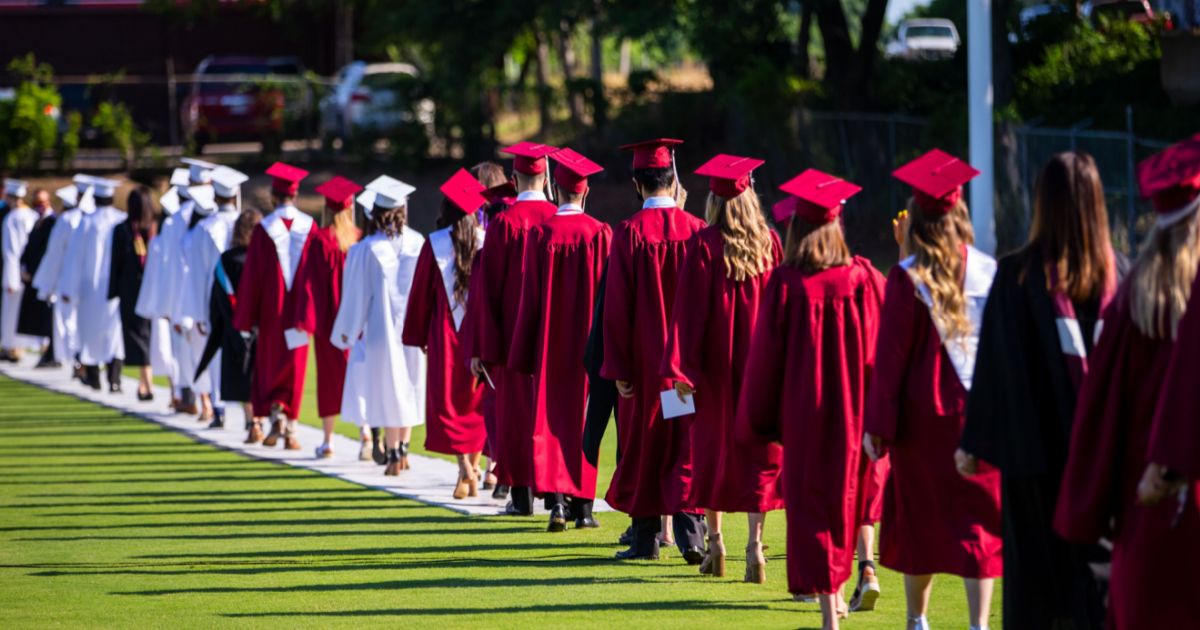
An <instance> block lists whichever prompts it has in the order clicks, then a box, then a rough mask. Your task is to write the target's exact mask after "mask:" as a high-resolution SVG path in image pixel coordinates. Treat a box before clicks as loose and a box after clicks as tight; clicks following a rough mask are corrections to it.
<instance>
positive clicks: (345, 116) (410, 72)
mask: <svg viewBox="0 0 1200 630" xmlns="http://www.w3.org/2000/svg"><path fill="white" fill-rule="evenodd" d="M419 75H420V72H418V70H417V69H416V68H415V67H413V66H411V65H409V64H407V63H366V62H364V61H355V62H353V63H351V64H349V65H347V66H345V67H344V68H342V69H341V70H339V71H338V73H337V75H336V77H335V79H336V81H335V85H334V86H333V90H332V92H331V93H330V94H328V95H327V96H326V97H325V98H323V99H322V100H321V120H322V124H323V125H324V128H325V130H326V131H327V132H329V133H333V134H336V135H338V136H340V137H343V138H344V137H346V135H347V134H348V133H349V132H350V131H351V130H353V129H371V130H376V131H386V130H388V129H391V128H393V127H395V126H396V125H398V124H399V123H401V122H406V121H411V120H413V119H414V118H415V119H416V120H419V121H420V122H421V123H422V124H425V125H431V124H433V103H432V101H429V100H427V99H423V100H421V101H419V102H417V103H415V107H414V106H410V104H409V103H406V102H404V90H403V89H402V88H403V86H404V84H405V83H406V82H408V81H411V80H412V79H415V78H417V77H418V76H419Z"/></svg>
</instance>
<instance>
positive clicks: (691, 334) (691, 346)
mask: <svg viewBox="0 0 1200 630" xmlns="http://www.w3.org/2000/svg"><path fill="white" fill-rule="evenodd" d="M716 266H717V265H716V262H715V261H714V260H713V255H712V251H711V250H710V249H709V247H708V245H707V244H706V243H704V242H702V241H700V237H699V236H693V237H692V242H691V243H690V244H689V245H688V248H687V255H686V256H685V257H684V260H683V269H682V270H681V271H680V274H679V286H678V287H677V288H676V289H675V304H674V308H673V309H672V312H671V322H670V324H669V325H668V327H667V346H666V349H665V350H664V351H663V359H662V367H660V368H659V371H658V374H659V376H661V377H663V378H669V379H674V380H677V381H683V382H685V383H687V384H688V385H690V386H692V387H696V384H697V383H699V382H700V375H701V374H702V373H703V371H704V346H705V343H706V341H707V339H706V337H707V324H708V317H709V313H711V312H712V307H713V305H712V299H713V281H714V278H713V275H714V273H715V272H716V270H715V269H714V267H716Z"/></svg>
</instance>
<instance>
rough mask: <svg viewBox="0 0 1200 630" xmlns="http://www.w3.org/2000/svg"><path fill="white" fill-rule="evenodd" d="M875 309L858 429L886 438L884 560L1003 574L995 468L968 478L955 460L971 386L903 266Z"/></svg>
mask: <svg viewBox="0 0 1200 630" xmlns="http://www.w3.org/2000/svg"><path fill="white" fill-rule="evenodd" d="M881 318H882V321H883V323H882V325H881V326H880V331H879V344H878V346H877V348H876V359H875V375H874V379H873V380H872V382H871V389H870V393H869V394H868V397H867V407H866V416H865V419H864V423H865V428H864V430H865V431H866V432H868V433H871V434H873V435H876V436H878V437H880V438H882V439H883V442H884V444H885V445H888V448H889V451H890V455H889V457H890V458H891V463H892V472H891V476H890V477H889V478H888V481H887V485H886V486H885V488H884V505H883V520H882V522H881V525H880V540H879V554H880V560H881V562H882V563H883V565H884V566H886V567H888V568H890V569H894V570H896V571H899V572H901V573H905V574H908V575H926V574H931V573H950V574H953V575H958V576H961V577H967V578H993V577H1000V576H1001V574H1002V573H1003V569H1004V561H1003V559H1002V556H1001V550H1002V545H1001V539H1000V472H999V471H998V470H996V469H995V468H993V467H991V466H989V465H988V464H986V463H984V462H980V463H979V473H978V474H976V475H975V476H974V477H971V478H970V479H966V478H964V477H962V476H961V475H959V474H958V471H957V469H956V468H955V466H954V451H955V450H956V449H957V448H958V441H959V436H960V435H961V433H962V425H963V417H964V412H965V410H966V404H967V390H966V389H965V388H963V386H962V383H961V382H960V381H959V378H958V374H957V373H956V372H955V370H954V367H953V365H952V364H951V363H950V359H949V357H948V355H947V354H946V351H945V349H944V348H943V347H942V341H941V338H940V337H939V336H938V332H937V328H936V327H934V324H933V319H932V317H931V316H930V314H929V309H928V308H926V306H925V303H924V302H921V301H920V299H919V298H918V297H917V294H916V289H915V287H914V286H913V282H912V280H911V279H910V278H909V276H908V273H907V272H905V271H904V269H902V268H901V267H899V266H896V267H893V268H892V271H891V274H890V275H889V276H888V280H887V297H886V299H885V300H884V304H883V314H882V316H881Z"/></svg>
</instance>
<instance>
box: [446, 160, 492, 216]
mask: <svg viewBox="0 0 1200 630" xmlns="http://www.w3.org/2000/svg"><path fill="white" fill-rule="evenodd" d="M439 190H441V191H442V194H443V195H446V198H447V199H449V200H450V201H451V202H452V203H453V204H454V205H456V206H458V207H459V208H461V209H462V211H463V212H467V213H471V212H475V211H476V210H478V209H479V208H480V207H481V206H483V205H485V204H487V198H486V197H484V196H483V195H482V194H481V193H482V192H483V191H485V190H487V188H486V187H485V186H484V185H483V184H480V183H479V180H477V179H475V177H474V176H473V175H471V173H470V172H469V171H467V169H465V168H460V169H458V172H457V173H455V174H454V175H453V176H452V177H451V178H450V179H448V180H446V183H445V184H442V185H441V188H439Z"/></svg>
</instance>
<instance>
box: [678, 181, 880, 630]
mask: <svg viewBox="0 0 1200 630" xmlns="http://www.w3.org/2000/svg"><path fill="white" fill-rule="evenodd" d="M781 188H782V189H783V190H785V191H787V192H789V193H791V194H793V195H796V196H792V197H789V198H788V199H786V200H784V201H781V202H780V203H779V204H776V206H775V217H776V221H777V222H780V223H784V222H786V223H785V224H786V225H787V226H788V227H787V245H786V246H785V247H784V253H783V262H782V263H781V264H780V265H779V267H777V268H776V269H775V270H774V271H773V272H772V273H771V278H770V282H768V283H767V284H766V286H765V287H763V289H762V297H761V300H760V305H759V310H758V318H757V323H756V324H755V328H754V333H753V341H752V343H751V345H750V354H749V357H748V358H747V360H746V371H745V380H744V381H743V383H744V384H743V386H742V391H741V398H740V402H739V405H738V415H737V434H738V437H739V438H741V439H742V440H744V441H745V442H747V443H749V444H754V445H758V446H761V445H765V444H771V443H779V442H782V444H783V451H784V453H786V455H787V457H786V458H785V459H784V464H783V474H782V478H783V488H784V495H785V498H786V502H787V508H788V519H787V527H788V536H787V568H788V590H789V591H791V592H792V593H795V594H796V595H808V594H817V599H818V601H819V602H820V604H821V615H822V617H823V619H824V625H823V626H822V627H823V628H824V629H825V630H833V629H836V628H837V627H838V618H839V617H842V616H845V614H846V613H845V611H846V603H845V601H844V600H843V599H842V596H841V591H842V585H843V584H845V582H846V580H848V579H849V578H850V575H851V570H852V565H853V561H854V552H855V542H856V538H857V531H858V527H859V524H860V523H861V522H862V519H863V517H864V507H865V504H866V498H867V496H866V495H867V487H866V483H867V481H868V479H869V477H870V475H871V472H872V470H871V465H870V463H869V460H868V458H867V457H865V456H863V455H862V454H861V451H862V417H863V401H864V399H865V397H866V391H867V384H868V381H869V380H870V378H871V370H872V366H873V364H874V361H875V338H876V335H877V334H878V331H879V318H880V313H879V311H880V307H881V305H882V304H883V292H884V279H883V275H882V274H880V273H879V272H878V271H876V270H875V268H874V267H872V266H871V263H870V262H869V261H867V260H866V259H865V258H859V257H855V256H851V254H850V249H849V248H848V247H847V246H846V241H845V238H844V236H843V234H842V225H841V221H840V220H839V217H840V216H841V212H842V204H843V203H844V200H845V199H847V198H849V197H851V196H852V195H854V194H856V193H857V192H858V191H859V190H861V189H860V188H859V187H858V186H855V185H854V184H851V183H849V182H845V181H843V180H840V179H838V178H836V177H833V176H831V175H826V174H824V173H821V172H819V171H815V170H808V171H805V172H804V173H802V174H801V175H800V176H799V177H796V178H795V179H793V180H791V181H789V182H788V183H786V184H784V185H783V186H782V187H781ZM696 395H697V397H699V396H701V395H703V390H700V391H699V392H698V393H697V394H696ZM873 592H877V591H873Z"/></svg>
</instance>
